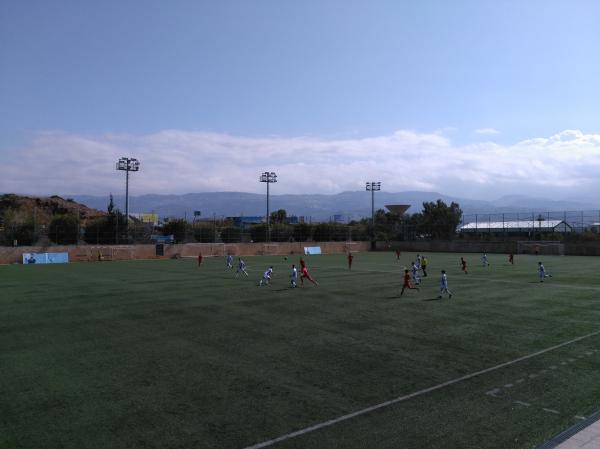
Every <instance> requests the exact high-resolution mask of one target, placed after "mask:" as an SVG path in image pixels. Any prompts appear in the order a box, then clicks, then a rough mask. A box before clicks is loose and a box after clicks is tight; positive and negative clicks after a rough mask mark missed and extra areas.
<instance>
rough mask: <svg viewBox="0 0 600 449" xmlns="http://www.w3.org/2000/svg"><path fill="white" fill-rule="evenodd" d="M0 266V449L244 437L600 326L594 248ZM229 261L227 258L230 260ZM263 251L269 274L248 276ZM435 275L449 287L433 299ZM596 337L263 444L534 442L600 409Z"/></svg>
mask: <svg viewBox="0 0 600 449" xmlns="http://www.w3.org/2000/svg"><path fill="white" fill-rule="evenodd" d="M427 256H428V259H429V262H430V265H429V270H428V271H429V276H428V277H427V278H425V279H424V281H423V283H422V288H421V290H420V291H419V292H416V291H408V292H406V293H405V295H404V296H403V297H402V298H401V297H400V296H399V292H400V287H401V280H400V279H401V268H402V267H403V266H404V265H408V264H409V263H410V261H411V260H412V259H413V257H414V254H408V253H403V254H402V256H401V261H400V262H396V260H395V255H393V254H392V253H358V254H356V256H355V259H354V266H353V270H352V271H351V272H349V271H348V269H347V266H346V259H345V256H344V255H327V256H310V257H306V260H307V262H308V265H309V268H310V271H311V274H312V275H313V276H314V277H315V278H316V279H317V280H318V281H319V283H320V287H315V286H314V285H312V284H310V283H308V284H306V285H305V287H304V288H297V289H291V288H289V265H290V264H291V263H292V262H295V263H297V262H298V256H289V257H288V259H289V260H287V261H284V259H283V257H282V256H277V257H248V258H247V259H246V260H247V263H248V268H249V273H250V277H249V278H246V277H243V278H239V279H235V278H234V271H228V270H226V267H225V259H224V258H218V259H205V263H204V265H203V266H202V267H200V268H198V266H197V264H196V261H195V260H192V259H183V260H163V261H132V262H106V263H90V264H84V263H81V264H69V265H54V266H49V265H47V266H0V288H1V290H0V398H1V399H0V447H1V448H7V449H8V448H11V449H17V448H55V449H57V448H78V449H82V448H94V449H97V448H132V447H138V448H244V447H248V446H252V445H254V444H257V443H260V442H263V441H266V440H270V439H272V438H276V437H279V436H281V435H285V434H288V433H290V432H293V431H296V430H299V429H303V428H306V427H308V426H312V425H314V424H318V423H321V422H324V421H327V420H330V419H333V418H336V417H338V416H342V415H346V414H348V413H352V412H355V411H358V410H361V409H364V408H366V407H369V406H372V405H376V404H379V403H382V402H385V401H388V400H391V399H394V398H397V397H401V396H404V395H407V394H410V393H413V392H417V391H419V390H423V389H426V388H429V387H432V386H436V385H439V384H442V383H444V382H447V381H450V380H453V379H457V378H460V377H461V376H465V375H468V374H470V373H474V372H477V371H480V370H484V369H486V368H489V367H493V366H496V365H498V364H501V363H504V362H508V361H511V360H515V359H517V358H520V357H522V356H525V355H528V354H532V353H535V352H537V351H540V350H543V349H546V348H550V347H552V346H555V345H559V344H561V343H563V342H567V341H569V340H572V339H575V338H577V337H580V336H584V335H588V334H590V333H593V332H595V331H598V330H600V297H599V294H600V259H595V258H590V257H558V256H556V257H551V256H541V257H540V259H541V260H543V261H544V264H545V266H546V269H547V271H548V272H549V273H552V274H553V277H552V278H548V279H546V282H544V283H543V284H542V283H540V282H539V279H538V276H537V260H538V259H537V258H534V257H532V256H516V257H515V265H514V266H510V265H508V262H507V258H506V256H504V255H502V256H501V255H490V256H489V259H490V262H491V266H490V267H489V268H483V267H482V266H481V261H480V257H479V255H475V254H471V255H469V254H467V255H464V256H465V257H466V259H467V260H468V262H469V274H468V275H465V274H463V273H461V272H460V267H459V264H458V260H459V258H460V256H461V254H433V253H431V254H427ZM236 261H237V259H236ZM270 264H273V265H274V267H275V275H274V277H273V285H272V286H270V287H260V288H259V287H258V286H257V284H258V281H259V279H260V278H261V275H262V272H263V271H264V270H265V268H266V267H267V266H268V265H270ZM441 269H446V270H447V272H448V280H449V286H450V288H451V290H453V292H454V296H453V298H452V299H450V300H448V299H444V300H441V301H440V300H437V299H436V298H437V295H438V289H439V273H440V270H441ZM599 349H600V334H598V335H592V336H589V337H587V338H585V339H582V340H579V341H576V342H573V343H571V344H568V345H565V346H562V347H559V348H556V349H554V350H552V351H548V352H545V353H543V354H540V355H538V356H536V357H532V358H529V359H526V360H523V361H520V362H516V363H513V364H510V365H507V366H505V367H502V368H499V369H496V370H493V371H490V372H487V373H485V374H482V375H479V376H476V377H473V378H470V379H467V380H464V381H461V382H457V383H454V384H452V385H448V386H446V387H443V388H439V389H436V390H434V391H431V392H429V393H425V394H421V395H418V396H415V397H413V398H411V399H408V400H405V401H402V402H399V403H396V404H393V405H390V406H389V407H385V408H381V409H379V410H377V411H374V412H371V413H366V414H363V415H361V416H357V417H355V418H353V419H349V420H346V421H343V422H339V423H337V424H335V425H332V426H329V427H326V428H322V429H319V430H316V431H314V432H310V433H306V434H303V435H301V436H298V437H295V438H291V439H288V440H285V441H281V442H279V443H277V444H274V445H273V446H272V447H275V448H300V447H301V448H315V449H316V448H336V447H338V448H375V447H376V448H409V449H410V448H432V449H468V448H473V449H482V448H494V449H510V448H534V447H536V446H537V445H538V444H540V443H542V442H543V441H545V440H547V439H548V438H550V437H552V436H553V435H555V434H557V433H559V432H560V431H562V430H564V429H565V428H566V427H568V426H570V425H573V424H574V423H576V422H577V420H578V419H580V417H584V416H587V415H589V414H591V413H592V412H594V411H596V410H598V409H599V408H600V351H599Z"/></svg>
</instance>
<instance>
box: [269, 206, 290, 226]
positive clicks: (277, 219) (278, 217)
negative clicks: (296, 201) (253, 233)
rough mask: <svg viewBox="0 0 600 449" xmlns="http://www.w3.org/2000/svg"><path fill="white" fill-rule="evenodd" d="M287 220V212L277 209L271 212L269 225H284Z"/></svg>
mask: <svg viewBox="0 0 600 449" xmlns="http://www.w3.org/2000/svg"><path fill="white" fill-rule="evenodd" d="M286 219H287V212H286V211H285V209H279V210H276V211H275V212H271V223H285V221H286Z"/></svg>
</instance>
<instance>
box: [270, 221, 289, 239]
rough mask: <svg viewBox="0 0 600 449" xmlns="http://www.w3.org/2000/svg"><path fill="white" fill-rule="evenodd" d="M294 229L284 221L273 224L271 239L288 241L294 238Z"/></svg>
mask: <svg viewBox="0 0 600 449" xmlns="http://www.w3.org/2000/svg"><path fill="white" fill-rule="evenodd" d="M293 234H294V229H293V228H292V227H291V226H288V225H286V224H283V223H276V224H274V225H273V226H271V240H272V241H273V242H287V241H289V240H290V239H291V238H292V235H293Z"/></svg>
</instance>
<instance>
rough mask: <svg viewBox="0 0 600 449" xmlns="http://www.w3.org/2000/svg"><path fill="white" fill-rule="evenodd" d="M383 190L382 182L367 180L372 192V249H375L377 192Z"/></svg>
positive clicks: (368, 190) (368, 188)
mask: <svg viewBox="0 0 600 449" xmlns="http://www.w3.org/2000/svg"><path fill="white" fill-rule="evenodd" d="M379 190H381V182H367V192H371V249H375V192H377V191H379Z"/></svg>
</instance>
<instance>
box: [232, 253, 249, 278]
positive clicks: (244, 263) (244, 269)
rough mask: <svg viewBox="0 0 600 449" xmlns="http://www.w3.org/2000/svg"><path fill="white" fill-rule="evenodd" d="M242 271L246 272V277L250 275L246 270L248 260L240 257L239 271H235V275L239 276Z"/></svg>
mask: <svg viewBox="0 0 600 449" xmlns="http://www.w3.org/2000/svg"><path fill="white" fill-rule="evenodd" d="M240 273H244V274H245V275H246V277H248V272H247V271H246V262H244V261H243V260H242V258H241V257H238V264H237V271H236V272H235V277H238V276H239V275H240Z"/></svg>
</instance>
